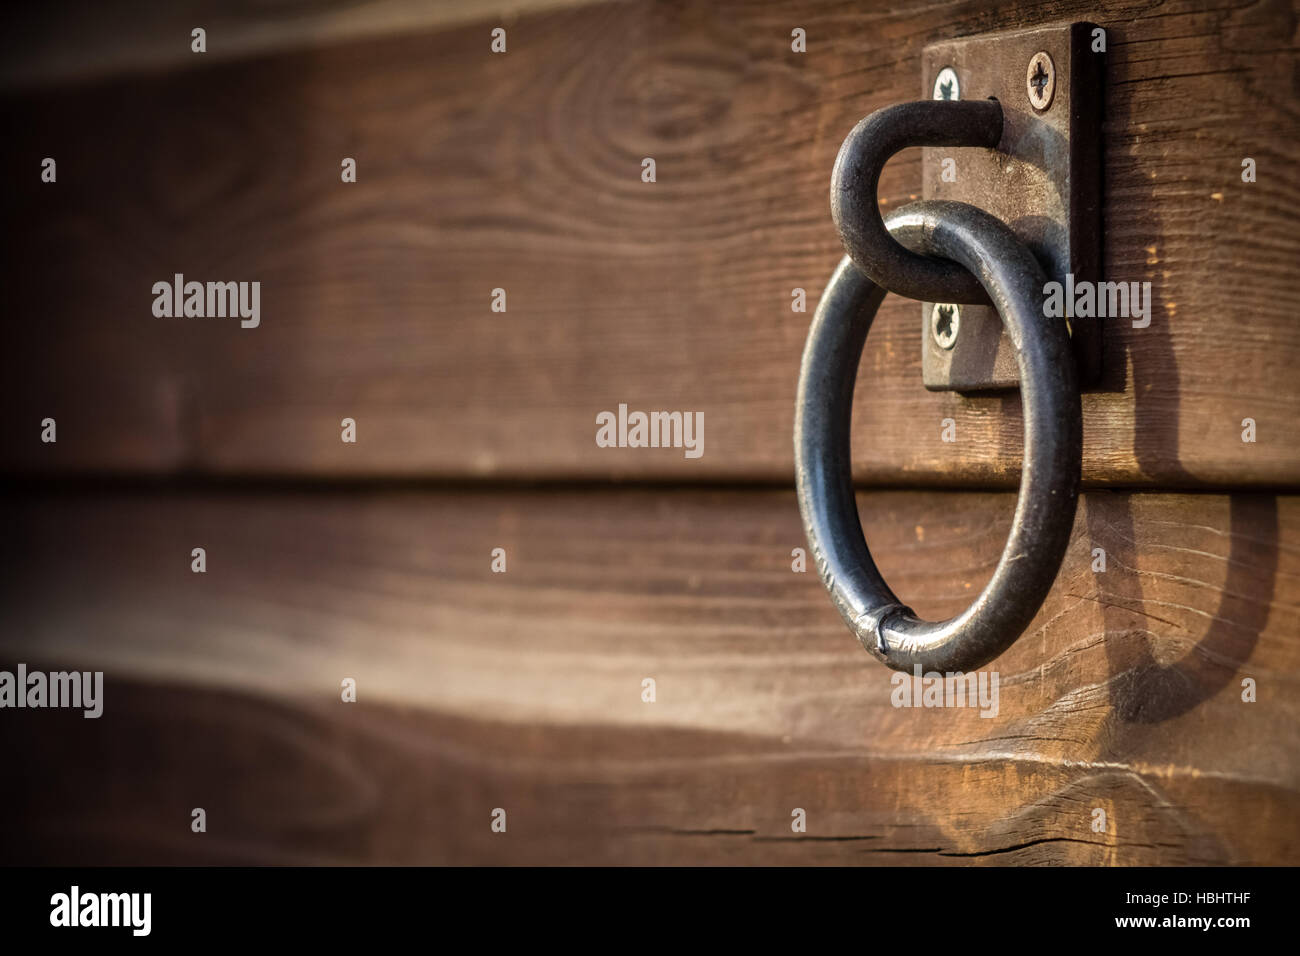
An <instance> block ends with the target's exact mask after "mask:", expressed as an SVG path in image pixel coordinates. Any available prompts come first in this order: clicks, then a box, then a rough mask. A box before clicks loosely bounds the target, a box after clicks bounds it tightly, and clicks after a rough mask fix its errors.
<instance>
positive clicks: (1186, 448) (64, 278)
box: [0, 0, 1300, 487]
mask: <svg viewBox="0 0 1300 956" xmlns="http://www.w3.org/2000/svg"><path fill="white" fill-rule="evenodd" d="M1071 17H1075V18H1081V17H1088V18H1094V19H1096V20H1098V21H1100V22H1101V23H1102V24H1103V25H1105V26H1106V27H1107V29H1108V30H1109V42H1110V47H1109V52H1108V54H1107V74H1108V78H1109V79H1108V86H1107V91H1106V95H1107V104H1108V106H1107V122H1106V136H1107V140H1106V165H1107V174H1106V230H1107V231H1106V274H1107V276H1108V277H1109V278H1111V279H1115V280H1125V281H1150V282H1151V283H1152V285H1153V297H1154V301H1155V309H1154V313H1153V319H1152V322H1151V326H1150V327H1149V328H1147V329H1133V328H1131V327H1129V326H1128V325H1127V324H1126V323H1124V322H1112V323H1111V324H1110V325H1109V327H1108V328H1107V330H1106V331H1107V343H1106V355H1105V360H1106V364H1107V367H1108V369H1109V371H1108V373H1107V380H1106V386H1105V390H1103V391H1101V392H1098V393H1094V394H1090V395H1088V396H1086V397H1085V402H1084V408H1085V466H1084V468H1085V478H1086V479H1087V480H1088V481H1090V482H1093V483H1095V484H1108V483H1109V484H1126V485H1149V486H1164V487H1175V486H1206V485H1218V486H1221V487H1224V486H1234V487H1235V486H1244V485H1269V486H1296V485H1297V484H1298V483H1300V454H1297V452H1296V448H1297V439H1296V431H1295V422H1296V421H1297V420H1300V390H1298V389H1297V388H1296V387H1295V381H1294V374H1293V369H1294V368H1296V367H1297V366H1300V340H1298V338H1297V336H1296V335H1295V334H1294V328H1293V327H1294V308H1293V307H1292V304H1291V303H1292V295H1291V290H1292V289H1293V288H1294V286H1295V284H1296V281H1297V278H1298V276H1297V266H1296V264H1297V262H1298V261H1300V238H1298V237H1297V233H1296V230H1295V229H1294V224H1293V223H1292V221H1291V216H1290V215H1289V212H1288V211H1289V210H1290V209H1293V208H1295V206H1296V202H1297V198H1300V196H1298V194H1297V188H1298V187H1297V185H1296V181H1295V177H1294V176H1291V175H1289V174H1288V173H1287V171H1286V170H1287V169H1289V164H1290V163H1291V161H1292V159H1291V157H1293V156H1294V155H1295V154H1296V152H1297V151H1300V106H1297V103H1298V101H1297V99H1296V97H1294V96H1289V95H1285V90H1286V82H1285V81H1280V80H1279V77H1287V76H1291V75H1292V74H1293V73H1294V69H1295V64H1296V45H1295V39H1294V25H1295V14H1294V10H1293V6H1292V4H1290V3H1287V2H1268V3H1258V4H1245V5H1242V4H1226V3H1225V4H1222V5H1214V6H1212V5H1207V4H1202V3H1179V2H1176V3H1170V4H1164V5H1161V6H1160V7H1159V8H1157V9H1151V8H1150V7H1149V5H1148V4H1146V3H1139V2H1136V0H1135V2H1107V3H1101V4H1095V3H1094V4H1081V3H1048V4H1045V5H1044V4H1032V5H1025V4H1011V5H1009V6H1008V5H999V6H998V7H997V8H996V10H994V9H993V8H988V9H983V8H981V7H979V6H978V5H976V6H972V5H969V4H963V3H944V4H939V5H935V4H933V3H927V4H917V3H904V4H893V5H890V7H889V8H888V9H883V8H878V9H873V8H870V7H869V6H866V7H864V6H863V5H860V4H850V5H844V4H840V3H830V2H813V0H805V2H800V3H797V4H782V5H777V6H772V5H761V6H760V5H753V4H732V3H724V4H716V3H711V2H710V3H705V2H702V0H701V2H689V3H683V4H667V3H634V4H617V5H604V6H597V7H590V8H582V9H577V10H571V11H564V12H558V13H553V14H545V15H539V16H525V17H522V18H521V19H520V20H519V21H518V23H517V24H516V25H515V26H514V27H513V28H512V30H511V45H510V48H509V50H510V52H509V53H508V54H506V55H504V56H493V55H492V54H490V53H489V52H488V48H487V44H486V43H485V42H484V37H483V36H482V30H481V28H480V27H479V26H474V27H472V28H468V27H467V28H464V29H453V30H448V31H443V32H437V33H431V34H428V35H419V36H410V37H402V38H389V39H383V40H376V41H372V42H366V43H357V44H351V45H345V46H339V47H336V48H330V49H323V50H312V51H305V52H301V53H294V54H291V55H283V56H275V57H269V58H263V59H258V60H251V61H241V62H239V63H231V64H224V65H215V66H211V67H209V68H205V69H195V70H189V71H185V72H180V73H176V74H174V75H166V76H159V77H155V78H125V79H121V80H118V81H114V82H108V83H104V84H101V85H97V86H93V87H85V88H77V89H60V90H52V91H48V92H40V93H36V94H31V95H27V96H24V97H23V98H21V99H11V100H9V101H8V102H6V105H5V108H6V112H7V113H8V115H9V116H10V123H9V127H10V128H11V129H12V130H13V131H14V135H13V136H12V137H11V140H10V142H9V144H8V148H7V149H6V150H5V151H4V157H3V161H4V173H5V177H6V182H8V183H10V184H11V188H10V189H8V190H6V192H5V195H4V197H3V199H0V202H3V203H4V205H5V216H6V219H7V220H8V221H9V223H10V230H11V232H12V233H13V234H14V235H16V236H18V237H19V239H20V241H19V242H18V243H16V244H15V248H14V249H12V250H11V256H10V258H9V262H8V274H9V276H10V278H9V280H8V284H7V293H8V295H9V298H10V308H9V309H8V310H7V320H8V325H7V330H8V332H9V337H8V343H7V353H8V355H9V356H10V358H11V361H12V362H13V363H14V365H13V367H14V369H15V371H14V373H12V374H10V375H8V376H6V377H5V379H4V382H3V383H2V384H0V395H3V399H4V402H5V407H6V409H7V412H6V414H5V415H4V416H3V418H0V467H3V468H5V469H8V470H11V471H12V470H19V471H23V472H28V473H30V472H41V473H45V472H60V473H62V472H68V471H86V470H91V471H126V472H141V471H143V472H158V473H175V472H191V471H193V472H205V473H219V474H277V475H284V474H321V473H328V474H346V475H371V476H374V475H403V476H414V475H437V476H453V477H456V476H460V477H464V476H480V475H494V476H507V477H519V476H522V477H529V478H533V477H583V476H590V477H609V476H638V477H647V478H674V479H694V478H698V477H708V478H746V479H748V478H761V479H770V480H787V479H788V478H789V474H790V471H791V467H792V464H791V447H790V446H791V442H790V435H791V426H792V420H793V396H794V387H795V379H796V374H797V367H798V360H799V354H800V351H801V348H802V344H803V339H804V335H805V332H806V329H807V322H808V316H807V315H800V314H794V313H792V312H791V309H790V294H791V289H792V288H794V287H803V288H806V289H807V290H808V292H809V295H810V308H811V307H812V304H815V301H816V299H817V295H818V292H819V290H820V288H821V285H822V284H823V283H824V282H825V280H826V278H827V277H828V276H829V274H830V271H831V268H832V266H833V265H834V263H835V261H836V259H837V258H838V255H839V251H838V246H837V240H836V237H835V234H834V230H833V228H832V226H831V223H830V218H829V213H828V204H827V199H826V189H827V183H828V181H829V171H830V168H831V163H832V160H833V158H834V156H835V152H836V150H837V148H838V146H839V143H840V141H841V139H842V137H843V136H844V134H845V133H846V132H847V131H848V129H849V128H850V127H851V126H852V124H853V123H854V122H855V121H856V120H857V119H858V118H860V117H861V116H862V115H864V114H866V113H868V112H870V111H871V110H873V109H875V108H878V107H880V106H884V105H886V104H889V103H894V102H898V101H901V100H905V99H910V98H914V97H915V96H916V95H917V85H918V82H919V80H918V77H919V62H920V61H919V55H920V50H921V48H922V46H923V45H924V44H925V43H927V42H929V41H931V40H933V39H936V38H940V37H948V36H955V35H961V34H967V33H972V32H981V31H988V30H994V29H998V28H1004V27H1007V26H1009V25H1023V24H1027V23H1037V22H1047V21H1052V20H1061V19H1068V18H1071ZM796 25H801V26H804V27H805V28H806V29H807V30H808V35H809V43H810V46H809V52H808V53H807V54H804V55H800V54H794V53H791V52H790V47H789V34H790V30H791V29H792V27H793V26H796ZM43 156H55V157H57V158H58V161H59V164H60V165H59V181H58V183H57V184H55V185H48V184H42V183H40V182H39V177H38V172H39V162H40V159H41V157H43ZM344 156H353V157H356V158H357V159H358V162H359V170H360V171H359V181H358V182H357V183H356V184H351V185H344V184H342V183H340V182H339V163H340V160H341V158H342V157H344ZM645 156H653V157H654V158H655V159H656V160H657V163H658V182H656V183H654V184H646V183H643V182H641V180H640V163H641V159H642V157H645ZM1245 156H1250V157H1252V158H1254V159H1255V160H1256V161H1257V163H1258V169H1259V174H1258V182H1256V183H1254V184H1244V183H1242V181H1241V178H1240V172H1241V161H1242V158H1243V157H1245ZM919 183H920V168H919V153H918V151H909V153H906V154H904V155H903V156H902V157H900V158H899V159H898V160H897V161H896V162H894V163H892V164H891V165H890V166H889V168H887V170H886V172H885V175H884V179H883V181H882V196H883V198H884V200H885V201H887V202H888V203H889V204H892V205H897V204H899V203H900V202H906V201H907V200H908V199H909V197H910V196H911V195H913V194H915V193H917V192H918V191H919ZM176 272H181V273H184V274H186V275H187V276H189V277H191V278H197V279H200V280H209V279H211V280H217V279H221V280H227V279H232V280H233V279H243V280H250V281H251V280H254V279H256V280H259V281H261V282H262V284H263V286H262V289H263V302H262V307H263V319H262V324H261V326H260V327H259V328H257V329H248V330H245V329H240V328H238V327H237V323H234V322H231V321H229V320H212V319H189V320H184V319H181V320H176V319H158V318H155V317H154V316H153V315H152V314H151V304H152V295H151V292H150V289H151V286H152V283H153V282H155V281H159V280H165V279H168V278H170V277H171V276H172V275H173V274H174V273H176ZM497 287H501V288H505V289H506V290H507V293H508V309H509V311H508V312H507V313H505V314H500V313H492V312H491V311H489V303H490V298H491V290H492V289H494V288H497ZM917 312H918V306H916V305H915V304H914V303H911V302H905V301H899V300H896V299H892V298H891V299H890V300H887V302H886V304H885V306H884V308H883V309H882V314H881V317H880V320H879V322H878V326H877V329H876V331H874V332H873V334H872V338H871V340H870V341H869V343H868V348H867V352H866V355H865V356H864V358H863V371H862V377H861V383H862V387H861V390H860V394H859V395H858V398H857V407H856V409H855V414H854V437H855V463H856V472H855V473H856V475H857V476H858V477H859V479H860V480H862V481H863V482H868V483H893V484H898V483H905V484H909V485H916V484H922V483H929V484H962V483H972V482H977V483H986V484H1006V483H1012V482H1014V481H1015V480H1016V478H1017V476H1018V468H1019V462H1018V458H1019V451H1020V446H1021V438H1020V420H1019V404H1018V399H1016V398H1015V397H1014V396H1012V397H1003V398H998V397H984V398H963V397H959V396H956V395H952V394H931V393H928V392H926V391H925V390H924V389H923V388H922V387H921V384H920V382H921V376H920V354H919V353H920V349H919V342H918V326H919V320H918V315H917ZM620 402H626V403H628V405H629V406H630V407H631V408H633V409H638V408H640V409H687V410H695V411H702V412H703V413H704V415H705V421H706V429H705V451H704V455H703V457H702V458H699V459H697V460H688V459H686V458H685V457H684V456H683V454H682V451H681V450H680V449H653V450H641V449H609V448H599V447H597V446H596V444H595V441H594V436H595V416H596V414H597V413H598V412H600V411H602V410H607V409H609V410H612V409H615V408H617V405H618V404H619V403H620ZM46 416H53V417H55V418H56V419H57V420H58V422H59V426H58V427H59V441H58V444H57V445H49V444H42V443H41V442H40V440H39V436H40V428H39V422H40V420H41V419H42V418H44V417H46ZM344 417H352V418H354V419H356V421H357V422H358V428H359V436H360V437H359V442H358V443H357V444H356V445H350V444H344V443H342V442H340V440H339V422H340V420H341V419H342V418H344ZM948 417H951V418H953V419H955V421H956V423H957V436H958V441H957V442H956V443H944V442H943V441H941V438H940V422H941V421H942V419H944V418H948ZM1247 417H1249V418H1253V419H1255V421H1256V422H1257V423H1258V441H1257V443H1255V444H1244V443H1243V442H1242V441H1241V437H1240V433H1241V430H1242V424H1241V423H1242V420H1243V419H1244V418H1247Z"/></svg>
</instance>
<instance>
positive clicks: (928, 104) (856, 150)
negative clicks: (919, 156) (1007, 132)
mask: <svg viewBox="0 0 1300 956" xmlns="http://www.w3.org/2000/svg"><path fill="white" fill-rule="evenodd" d="M1001 139H1002V107H1001V106H1000V105H998V103H997V101H996V100H923V101H920V102H916V103H899V104H898V105H897V106H887V107H885V108H884V109H880V110H876V112H874V113H872V114H871V115H870V116H868V117H867V118H866V119H864V120H862V121H861V122H860V123H858V125H857V126H855V127H853V131H852V132H851V133H849V135H848V138H846V139H845V140H844V143H843V145H842V146H840V152H839V155H838V156H837V157H836V158H835V169H834V171H833V172H832V173H831V215H832V216H833V217H834V219H835V228H836V229H838V230H839V233H840V239H841V240H842V241H843V242H844V249H845V251H846V252H847V253H848V254H849V257H850V258H851V259H852V260H853V261H854V262H855V263H857V265H858V268H859V269H861V270H862V271H863V272H865V273H866V274H867V275H868V276H869V277H870V278H871V279H872V281H874V282H875V283H876V284H877V285H880V286H883V287H884V288H885V289H887V290H888V291H890V292H893V293H895V294H896V295H901V296H904V297H906V298H909V299H920V300H922V301H928V302H972V303H982V304H987V303H988V301H989V299H988V296H987V295H986V294H985V291H984V289H983V288H982V287H981V286H980V284H979V283H978V282H977V281H976V280H975V277H974V276H972V275H971V274H970V273H969V272H967V271H966V270H965V269H963V268H962V267H961V266H959V265H957V264H956V263H955V262H949V261H947V260H944V259H933V258H926V257H925V256H920V255H917V254H916V253H915V252H912V251H910V250H908V249H905V248H904V247H903V246H901V245H899V243H898V242H897V241H895V240H894V239H892V238H890V235H889V233H888V231H886V229H885V224H884V221H883V220H882V219H881V217H880V206H879V204H878V201H877V198H876V188H877V186H878V185H879V183H880V170H881V169H882V168H883V167H884V165H885V162H886V161H887V160H888V159H889V157H891V156H893V155H894V154H895V153H897V152H898V151H899V150H900V149H903V148H905V147H908V146H986V147H989V148H993V147H996V146H997V145H998V143H999V142H1000V141H1001Z"/></svg>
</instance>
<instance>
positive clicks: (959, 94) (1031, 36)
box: [921, 23, 1104, 392]
mask: <svg viewBox="0 0 1300 956" xmlns="http://www.w3.org/2000/svg"><path fill="white" fill-rule="evenodd" d="M1097 29H1098V27H1096V26H1095V25H1094V24H1091V23H1069V24H1058V25H1055V26H1047V27H1038V28H1034V29H1029V30H1017V31H1012V32H1008V33H996V34H986V35H983V36H975V37H966V38H962V39H957V40H945V41H942V42H939V43H934V44H931V45H930V46H927V47H926V48H925V50H924V51H923V54H922V80H923V82H922V88H923V94H924V96H925V98H926V99H954V98H955V99H960V100H972V99H979V100H984V99H990V98H992V99H996V100H997V101H998V103H999V104H1001V106H1002V112H1003V131H1002V139H1001V141H1000V142H999V144H998V146H997V148H996V149H981V148H969V147H926V148H925V149H924V150H923V151H922V167H923V177H924V180H923V182H924V185H923V195H924V197H925V198H926V199H952V200H957V201H960V202H966V203H970V204H971V205H973V206H978V207H979V208H981V209H984V210H986V211H988V212H990V213H992V214H993V215H994V216H996V217H997V218H998V219H1001V220H1002V221H1003V222H1005V223H1007V224H1008V225H1009V226H1010V227H1011V229H1012V231H1013V232H1014V233H1015V234H1016V236H1017V237H1018V238H1019V239H1020V241H1021V242H1023V243H1024V244H1025V245H1027V246H1028V247H1029V248H1030V250H1031V251H1032V252H1033V253H1034V255H1035V257H1036V258H1037V259H1038V260H1039V263H1040V264H1041V265H1042V267H1043V270H1044V272H1046V274H1047V277H1048V279H1050V280H1055V281H1058V282H1062V283H1064V282H1065V281H1066V275H1067V273H1071V274H1073V276H1074V279H1075V281H1076V282H1077V281H1080V280H1086V281H1090V282H1095V281H1097V280H1098V279H1099V278H1100V272H1101V236H1102V231H1101V163H1102V149H1101V117H1102V95H1103V89H1102V60H1103V58H1104V54H1102V53H1094V52H1093V51H1092V45H1093V31H1095V30H1097ZM1060 321H1062V322H1069V320H1068V319H1061V320H1060ZM922 322H923V335H922V341H923V343H924V344H923V345H922V362H921V369H922V377H923V380H924V383H925V387H926V388H928V389H931V390H933V391H962V392H966V391H985V390H993V389H1007V388H1015V387H1017V384H1018V381H1019V373H1018V370H1017V366H1016V355H1015V349H1014V348H1013V346H1012V344H1011V341H1010V339H1009V338H1008V337H1007V335H1006V333H1005V332H1004V331H1003V329H1002V322H1001V320H999V318H998V315H997V312H996V311H995V310H994V309H992V308H990V307H988V306H985V305H954V304H950V303H934V302H926V303H924V305H923V307H922ZM1069 331H1070V341H1071V346H1072V348H1073V351H1074V354H1075V357H1076V359H1077V362H1078V371H1079V384H1080V385H1081V386H1084V387H1086V386H1087V385H1090V384H1094V383H1095V382H1097V380H1098V378H1099V376H1100V373H1101V324H1100V323H1098V322H1097V321H1096V320H1080V321H1078V322H1072V323H1069Z"/></svg>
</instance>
